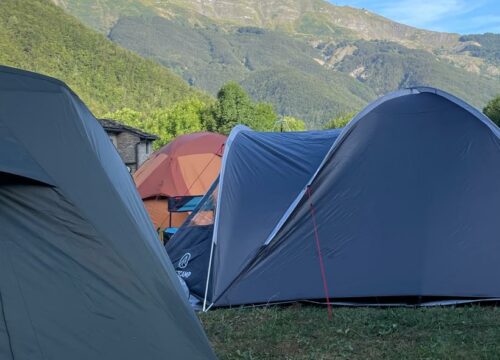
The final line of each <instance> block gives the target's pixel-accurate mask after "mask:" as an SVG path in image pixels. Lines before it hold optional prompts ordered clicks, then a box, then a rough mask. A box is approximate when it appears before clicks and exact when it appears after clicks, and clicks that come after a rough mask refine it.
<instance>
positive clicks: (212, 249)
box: [203, 239, 214, 312]
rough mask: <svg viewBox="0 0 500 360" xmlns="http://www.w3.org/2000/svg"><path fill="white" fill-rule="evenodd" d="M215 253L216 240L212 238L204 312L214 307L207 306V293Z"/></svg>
mask: <svg viewBox="0 0 500 360" xmlns="http://www.w3.org/2000/svg"><path fill="white" fill-rule="evenodd" d="M213 253H214V240H213V239H212V246H211V247H210V260H209V262H208V274H207V283H206V284H205V296H204V297H203V312H207V311H208V309H210V308H211V307H212V305H213V304H212V305H210V307H209V308H207V294H208V283H209V281H210V273H211V270H212V258H213Z"/></svg>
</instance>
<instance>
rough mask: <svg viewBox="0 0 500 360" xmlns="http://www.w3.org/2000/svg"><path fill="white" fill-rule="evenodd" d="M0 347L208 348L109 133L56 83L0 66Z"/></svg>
mask: <svg viewBox="0 0 500 360" xmlns="http://www.w3.org/2000/svg"><path fill="white" fill-rule="evenodd" d="M0 153H1V156H0V359H6V360H8V359H12V360H14V359H15V360H23V359H26V360H37V359H51V360H57V359H60V360H67V359H75V360H78V359H82V360H84V359H121V360H122V359H134V360H135V359H209V358H214V355H213V353H212V351H211V349H210V346H209V344H208V341H207V339H206V337H205V335H204V333H203V330H202V328H201V326H200V324H199V322H198V320H197V319H196V317H195V315H194V313H193V312H192V310H191V308H190V307H189V305H188V303H187V301H186V299H185V298H183V297H182V290H181V287H180V283H179V281H178V279H177V277H176V275H175V273H174V271H173V269H172V265H171V264H170V263H169V261H168V258H167V257H166V256H165V255H164V250H163V249H162V248H161V246H160V244H159V242H158V241H157V239H156V235H155V232H154V230H153V227H152V225H151V222H150V220H149V218H148V216H147V214H146V212H145V210H144V208H143V205H142V202H141V200H140V198H139V197H138V195H137V192H136V189H135V186H134V184H133V181H132V179H131V177H130V175H129V174H128V172H127V170H126V168H125V166H124V165H123V163H122V162H121V160H120V158H119V156H118V154H117V152H116V150H115V149H114V147H113V145H112V143H111V141H110V140H109V138H108V136H107V135H106V133H105V132H104V131H103V129H102V128H101V126H100V125H99V124H98V122H97V121H96V119H95V118H94V117H93V116H92V114H91V113H90V112H89V110H88V109H87V108H86V107H85V105H84V104H83V103H82V102H81V101H80V100H79V99H78V97H77V96H76V95H75V94H74V93H72V92H71V90H70V89H69V88H68V87H66V86H65V85H64V84H63V83H61V82H59V81H57V80H54V79H52V78H48V77H44V76H41V75H38V74H33V73H29V72H25V71H20V70H15V69H11V68H6V67H0Z"/></svg>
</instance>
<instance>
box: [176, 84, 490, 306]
mask: <svg viewBox="0 0 500 360" xmlns="http://www.w3.org/2000/svg"><path fill="white" fill-rule="evenodd" d="M307 134H308V133H297V134H290V135H288V136H289V137H290V139H289V141H293V140H292V138H293V137H295V143H296V145H297V148H295V149H294V151H293V152H292V153H287V151H288V149H289V147H290V145H288V143H285V142H282V141H281V139H279V140H278V138H279V136H280V135H278V134H275V135H266V134H262V133H255V132H252V131H250V130H248V129H241V128H236V129H235V130H233V132H232V134H231V135H230V139H229V146H227V147H226V152H225V154H224V160H223V165H222V170H221V174H220V180H219V184H218V187H217V188H216V191H217V196H216V199H217V201H216V204H215V207H214V208H213V209H214V211H215V214H216V215H215V222H214V225H213V229H214V230H213V231H212V232H211V234H210V235H211V236H210V235H209V236H206V235H205V236H204V237H203V239H205V240H204V242H202V241H200V240H201V238H202V237H198V238H196V237H191V236H190V233H193V232H196V228H197V226H198V225H197V224H198V223H197V217H198V216H199V215H200V214H202V213H203V212H198V213H194V214H192V216H191V218H190V219H188V221H187V222H186V223H185V225H184V226H183V228H181V230H180V231H179V234H178V235H177V236H176V237H174V239H173V241H172V243H171V244H168V247H167V251H168V252H169V255H170V256H171V258H172V260H173V262H174V266H176V269H177V271H178V273H179V274H181V276H183V277H184V279H185V280H186V282H187V283H188V285H189V286H191V287H192V290H194V291H193V293H194V294H195V295H196V296H198V297H200V298H202V299H204V300H205V302H206V305H207V307H208V306H212V305H213V306H229V305H238V304H256V303H268V302H280V301H296V300H307V299H325V298H330V300H331V301H354V300H355V299H366V298H368V299H372V300H371V302H373V303H376V302H377V301H379V300H380V299H386V298H389V299H400V298H413V299H416V300H412V301H416V302H424V301H426V300H435V299H454V300H457V301H458V300H477V299H491V298H498V297H500V282H498V278H500V267H498V263H499V261H500V222H499V221H498V214H499V213H500V186H498V179H499V178H500V130H499V129H498V128H497V127H496V126H495V125H494V124H493V123H492V122H491V121H490V120H489V119H488V118H487V117H485V116H484V115H483V114H481V113H480V112H479V111H477V110H476V109H474V108H472V107H471V106H469V105H467V104H466V103H464V102H463V101H461V100H459V99H457V98H455V97H454V96H452V95H450V94H447V93H445V92H443V91H440V90H437V89H433V88H424V87H422V88H413V89H407V90H401V91H397V92H395V93H392V94H389V95H387V96H384V97H382V98H381V99H379V100H377V101H376V102H374V103H372V104H370V105H369V106H368V107H367V108H366V109H365V110H363V111H362V112H361V113H359V114H358V115H357V116H356V117H355V118H354V119H353V120H352V121H351V122H350V124H349V125H348V126H347V127H346V128H345V129H344V130H343V131H342V133H341V134H340V136H339V137H338V138H337V139H336V140H335V137H336V136H334V135H330V142H331V144H328V145H326V146H328V149H327V150H325V149H324V148H320V147H318V148H317V149H312V146H311V145H310V144H308V145H306V144H305V143H304V144H301V142H302V141H303V140H304V139H306V138H308V137H309V136H308V135H307ZM325 134H326V133H325ZM273 136H275V137H276V138H275V140H274V141H273V140H269V141H268V140H267V139H272V137H273ZM281 136H284V135H281ZM316 136H319V135H316ZM325 136H326V135H325ZM327 137H328V136H327ZM312 153H314V154H315V156H316V157H314V156H313V155H312ZM318 157H319V158H321V160H319V161H318ZM299 172H301V173H302V176H299V177H295V174H296V173H299ZM307 174H310V176H308V175H307ZM287 179H289V180H287ZM289 181H290V182H294V181H295V183H294V186H293V187H292V186H289ZM206 200H207V201H208V200H210V194H208V196H207V197H206ZM207 201H206V202H205V203H207ZM276 202H283V203H285V202H286V203H287V205H286V206H284V205H283V204H280V206H277V205H276ZM205 206H206V205H205ZM206 207H207V206H206ZM209 207H210V206H208V207H207V208H209ZM200 209H203V204H202V205H201V207H200ZM205 210H206V209H205ZM278 212H281V213H280V214H278ZM189 220H191V221H189ZM209 232H210V231H209ZM206 239H208V244H207V241H206ZM193 241H194V243H193ZM193 245H195V247H193ZM207 247H208V248H210V249H211V251H210V255H204V256H199V254H200V253H204V254H207V251H206V248H207ZM202 248H203V249H205V250H204V251H203V252H200V251H199V250H200V249H202ZM203 282H205V283H206V284H205V286H204V287H203V286H202V284H201V283H203Z"/></svg>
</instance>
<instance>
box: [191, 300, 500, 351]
mask: <svg viewBox="0 0 500 360" xmlns="http://www.w3.org/2000/svg"><path fill="white" fill-rule="evenodd" d="M200 317H201V320H202V322H203V324H204V327H205V329H206V331H207V334H208V336H209V338H210V340H211V342H212V344H213V346H214V347H215V350H216V352H217V354H218V356H219V358H220V359H259V360H260V359H315V360H320V359H343V358H346V359H443V358H444V359H497V358H499V357H500V307H495V306H491V305H482V306H479V305H474V306H462V307H444V308H427V309H422V308H386V309H375V308H338V307H337V308H333V318H332V320H328V316H327V310H326V308H324V307H320V306H312V305H301V304H296V305H292V306H286V307H277V306H273V307H267V308H246V309H244V308H241V309H216V310H211V311H210V312H208V313H206V314H200Z"/></svg>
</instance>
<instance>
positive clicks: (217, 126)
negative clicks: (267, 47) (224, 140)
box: [202, 82, 277, 134]
mask: <svg viewBox="0 0 500 360" xmlns="http://www.w3.org/2000/svg"><path fill="white" fill-rule="evenodd" d="M202 118H203V120H202V122H203V124H205V126H206V127H207V129H210V130H212V131H217V132H220V133H223V134H228V133H229V132H230V131H231V129H232V128H233V127H234V126H236V125H238V124H243V125H247V126H249V127H251V128H252V129H254V130H257V131H270V130H272V129H273V126H274V123H275V122H276V118H277V115H276V113H275V112H274V110H273V108H272V105H270V104H266V103H254V102H253V101H252V99H251V98H250V97H249V96H248V94H247V93H246V92H245V90H243V88H242V87H241V86H240V85H239V84H238V83H235V82H228V83H227V84H225V85H224V86H223V87H222V88H221V89H220V90H219V92H218V93H217V101H216V102H215V104H213V105H212V106H211V108H210V109H209V110H208V111H207V112H205V113H204V114H203V116H202Z"/></svg>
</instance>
